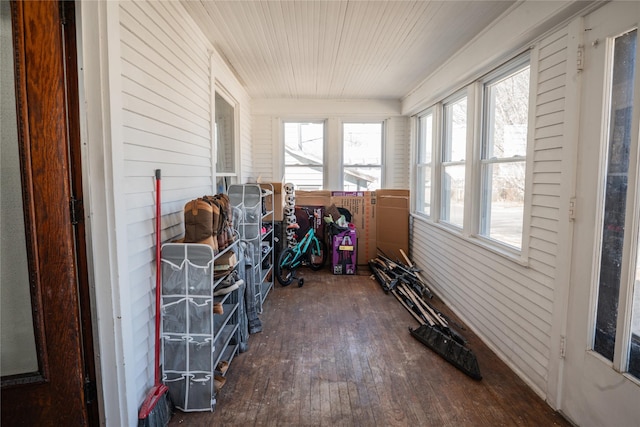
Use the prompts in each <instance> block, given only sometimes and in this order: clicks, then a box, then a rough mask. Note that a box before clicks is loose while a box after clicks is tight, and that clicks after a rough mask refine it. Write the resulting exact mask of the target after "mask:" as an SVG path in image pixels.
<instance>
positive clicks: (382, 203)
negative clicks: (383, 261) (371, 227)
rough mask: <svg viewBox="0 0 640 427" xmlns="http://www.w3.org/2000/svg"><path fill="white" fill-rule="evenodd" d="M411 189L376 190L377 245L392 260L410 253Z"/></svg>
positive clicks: (400, 258)
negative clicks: (401, 251)
mask: <svg viewBox="0 0 640 427" xmlns="http://www.w3.org/2000/svg"><path fill="white" fill-rule="evenodd" d="M410 202H411V200H410V198H409V190H377V191H376V215H377V216H376V245H377V247H378V248H379V249H380V250H381V251H382V252H383V253H384V254H385V255H386V256H387V257H389V258H391V259H392V260H395V259H399V260H401V261H402V260H403V258H402V255H401V254H400V249H402V250H403V251H404V253H405V254H407V256H408V255H409V206H410Z"/></svg>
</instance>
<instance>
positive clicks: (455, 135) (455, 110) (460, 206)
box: [440, 96, 467, 228]
mask: <svg viewBox="0 0 640 427" xmlns="http://www.w3.org/2000/svg"><path fill="white" fill-rule="evenodd" d="M466 151H467V97H466V96H462V97H457V98H455V99H453V100H451V101H450V102H447V103H445V104H444V106H443V135H442V178H441V194H442V198H441V200H442V206H441V207H440V219H441V220H442V221H444V222H447V223H449V224H451V225H454V226H456V227H459V228H462V226H463V220H464V197H465V194H464V182H465V177H464V175H465V160H466Z"/></svg>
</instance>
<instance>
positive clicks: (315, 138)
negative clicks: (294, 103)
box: [284, 122, 324, 190]
mask: <svg viewBox="0 0 640 427" xmlns="http://www.w3.org/2000/svg"><path fill="white" fill-rule="evenodd" d="M323 163H324V122H313V123H307V122H305V123H299V122H285V123H284V179H285V182H293V183H295V184H296V188H297V189H300V190H319V189H322V188H323V186H324V167H323Z"/></svg>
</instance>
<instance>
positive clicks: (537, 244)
mask: <svg viewBox="0 0 640 427" xmlns="http://www.w3.org/2000/svg"><path fill="white" fill-rule="evenodd" d="M567 42H568V36H567V32H566V31H559V32H557V33H555V34H553V35H551V36H549V37H547V38H546V39H545V40H543V41H541V42H540V44H539V46H538V48H539V56H538V64H536V65H537V66H534V67H532V70H534V72H535V70H537V73H538V74H537V76H536V78H532V81H534V82H537V83H536V84H537V86H536V87H535V88H534V91H535V94H536V97H535V103H536V105H535V106H534V107H533V108H534V109H535V111H534V116H535V122H534V123H532V126H534V129H533V135H534V137H533V138H534V140H533V141H532V144H533V154H532V158H531V159H530V160H531V161H530V163H529V166H530V167H531V168H532V169H533V174H532V185H531V189H532V197H531V207H530V209H529V210H527V212H526V213H528V214H529V215H530V221H529V230H528V232H529V239H528V240H527V241H525V242H523V244H524V245H526V249H527V251H528V252H527V253H528V257H529V258H528V262H527V265H526V266H525V265H521V264H519V263H515V262H512V261H510V260H509V259H507V258H505V257H502V256H500V255H497V254H494V253H493V252H490V251H487V250H483V249H482V248H481V247H480V246H478V245H475V244H473V243H472V242H470V241H468V240H463V239H460V238H459V237H458V236H457V235H455V234H454V233H451V232H449V231H447V230H444V229H443V228H441V227H437V226H434V225H433V224H430V223H428V222H425V221H424V220H421V219H418V218H415V219H414V221H413V236H412V239H411V251H412V257H413V258H414V260H415V262H416V263H417V264H418V265H419V266H420V267H422V268H423V269H424V274H425V275H426V276H427V277H428V279H429V280H430V282H431V283H432V286H433V288H434V290H435V292H436V293H437V294H438V295H439V296H441V297H442V299H443V300H445V301H446V302H447V303H448V304H449V306H450V307H452V308H453V310H454V311H456V312H457V313H458V314H459V315H460V316H461V317H462V318H463V319H465V320H466V322H467V323H468V324H469V325H470V326H471V327H472V328H473V329H474V330H475V331H476V332H477V333H478V334H479V335H480V336H482V337H483V339H484V340H485V341H486V342H487V343H488V344H489V346H490V347H491V348H492V349H494V351H496V353H497V354H499V355H500V357H502V358H503V359H504V360H505V361H506V362H507V363H509V364H510V366H511V367H512V368H513V369H514V370H516V371H517V372H518V373H519V374H520V375H521V376H522V377H523V378H524V379H525V380H526V381H527V382H528V383H529V384H530V385H531V386H532V387H533V388H534V390H536V392H538V393H539V394H540V395H542V396H544V395H545V393H546V390H547V379H548V370H549V359H550V357H551V356H550V349H551V347H552V346H551V342H550V340H551V329H552V317H553V310H554V301H553V299H554V292H555V287H556V276H557V269H558V265H557V261H556V259H557V255H558V243H559V242H558V230H559V226H558V223H559V215H560V211H561V195H562V191H561V189H562V185H563V175H562V171H563V164H562V159H563V149H562V146H563V136H564V106H565V100H564V97H565V81H566V67H567V62H566V58H567Z"/></svg>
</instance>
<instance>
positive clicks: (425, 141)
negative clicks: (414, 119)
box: [418, 114, 433, 163]
mask: <svg viewBox="0 0 640 427" xmlns="http://www.w3.org/2000/svg"><path fill="white" fill-rule="evenodd" d="M419 127H420V129H419V130H418V137H419V138H420V143H419V145H418V162H419V163H431V157H432V150H433V114H429V115H426V116H423V117H420V119H419Z"/></svg>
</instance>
